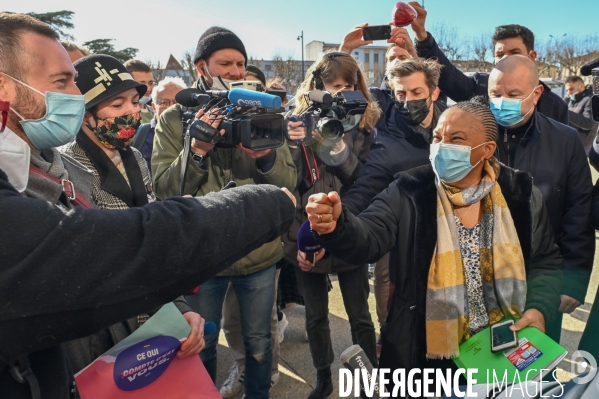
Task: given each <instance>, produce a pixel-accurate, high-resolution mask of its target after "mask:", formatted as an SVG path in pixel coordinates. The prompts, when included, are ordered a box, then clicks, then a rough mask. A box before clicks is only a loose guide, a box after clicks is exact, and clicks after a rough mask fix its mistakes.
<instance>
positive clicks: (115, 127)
mask: <svg viewBox="0 0 599 399" xmlns="http://www.w3.org/2000/svg"><path fill="white" fill-rule="evenodd" d="M74 67H75V69H76V71H77V78H76V81H75V83H76V84H77V86H78V87H79V89H80V90H81V93H82V94H83V97H84V98H85V109H86V112H85V115H84V118H83V125H82V126H81V130H80V131H79V133H78V134H77V136H76V138H75V140H74V141H73V142H71V143H69V144H67V145H66V146H64V147H61V149H60V150H61V151H62V152H63V153H64V154H67V155H69V156H70V157H72V158H74V159H75V160H77V161H79V162H80V163H81V164H82V165H84V166H85V167H87V168H88V169H90V170H91V171H92V173H93V176H94V181H93V188H92V195H91V198H92V201H93V202H94V204H95V205H96V206H97V207H98V208H100V209H128V208H131V207H140V206H144V205H146V204H148V203H150V202H153V201H155V196H154V191H153V190H152V180H151V178H150V174H149V172H148V167H147V164H146V161H145V160H144V159H143V157H142V155H141V153H140V152H139V151H138V150H137V149H135V148H133V147H131V143H132V142H133V139H134V137H135V134H136V132H137V129H138V127H139V125H140V122H141V119H140V110H141V107H140V104H139V98H140V96H142V95H143V94H144V93H145V92H146V85H144V84H141V83H138V82H136V81H134V80H133V78H132V77H131V75H130V74H129V72H127V70H126V69H125V67H124V66H123V64H121V63H120V61H118V60H117V59H115V58H113V57H110V56H107V55H90V56H87V57H84V58H82V59H80V60H78V61H77V62H75V64H74ZM114 229H115V231H118V229H119V226H114ZM165 266H166V265H165ZM174 303H175V305H176V306H177V307H178V309H179V310H180V311H181V312H182V313H184V317H185V318H186V319H187V321H188V322H189V323H190V325H191V327H192V332H191V334H190V336H189V338H188V340H187V341H186V342H185V343H184V344H183V346H182V348H181V351H180V353H181V355H180V356H182V355H183V354H184V355H196V354H197V353H199V351H200V350H201V349H202V347H203V346H204V339H203V333H201V332H200V330H202V331H203V319H202V318H201V317H200V315H199V314H197V313H195V312H193V311H191V308H190V307H189V306H188V305H187V303H186V302H185V300H184V299H183V297H180V298H178V299H177V300H175V301H174ZM156 310H158V309H156ZM147 318H148V315H147V314H145V315H140V316H137V317H136V318H132V319H129V320H126V321H123V322H121V323H117V324H115V325H113V326H111V327H109V328H108V329H104V330H102V331H100V332H98V333H97V334H94V335H91V336H89V337H85V338H80V339H78V340H75V341H71V342H68V343H67V344H66V349H67V354H68V356H69V360H70V361H71V366H72V367H73V369H74V370H73V371H74V372H75V373H76V372H78V371H79V370H81V369H83V368H84V367H86V366H87V365H88V364H89V363H91V362H92V361H93V360H95V359H96V358H97V357H98V356H100V355H102V354H103V353H104V352H105V351H107V350H108V349H110V348H111V347H112V346H114V345H116V344H117V343H118V342H119V341H120V340H122V339H124V338H125V337H127V336H128V335H129V334H130V333H131V332H133V331H134V330H135V329H137V328H138V327H139V326H140V325H141V324H142V323H143V322H144V321H145V320H146V319H147Z"/></svg>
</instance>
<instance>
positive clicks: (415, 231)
mask: <svg viewBox="0 0 599 399" xmlns="http://www.w3.org/2000/svg"><path fill="white" fill-rule="evenodd" d="M404 194H405V196H406V197H408V198H409V199H410V201H412V204H415V201H414V198H412V196H411V195H409V194H406V193H404ZM414 217H415V219H414V220H416V221H418V209H417V208H416V206H414ZM397 233H398V235H399V231H398V232H397ZM414 237H418V223H414ZM415 265H416V251H414V255H413V259H412V267H413V268H415ZM414 274H415V273H414ZM416 279H417V278H416ZM414 284H416V282H414ZM410 297H411V298H410V299H411V300H410V302H412V303H415V302H416V298H415V297H412V292H410ZM414 309H416V305H410V310H414ZM412 342H414V340H412Z"/></svg>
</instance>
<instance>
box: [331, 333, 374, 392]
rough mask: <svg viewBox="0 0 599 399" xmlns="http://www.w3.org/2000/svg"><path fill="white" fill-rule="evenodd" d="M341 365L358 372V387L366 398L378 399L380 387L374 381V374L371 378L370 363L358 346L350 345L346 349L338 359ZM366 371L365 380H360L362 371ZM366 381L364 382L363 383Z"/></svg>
mask: <svg viewBox="0 0 599 399" xmlns="http://www.w3.org/2000/svg"><path fill="white" fill-rule="evenodd" d="M340 360H341V363H343V366H345V368H346V369H348V370H351V371H352V372H353V371H354V370H356V369H357V370H360V386H361V387H362V390H363V391H364V393H365V394H366V397H368V398H375V399H379V398H380V387H379V384H378V382H377V381H376V377H377V376H376V372H375V375H374V376H373V375H372V373H373V371H372V369H373V367H372V363H370V360H369V359H368V356H366V353H364V351H363V350H362V347H360V345H352V346H350V347H349V348H347V349H346V350H345V351H343V353H342V354H341V357H340ZM361 370H366V378H365V379H363V378H362V373H363V372H362V371H361ZM365 380H366V381H365Z"/></svg>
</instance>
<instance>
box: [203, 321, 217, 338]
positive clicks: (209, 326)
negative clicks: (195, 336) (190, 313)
mask: <svg viewBox="0 0 599 399" xmlns="http://www.w3.org/2000/svg"><path fill="white" fill-rule="evenodd" d="M215 332H216V324H215V323H214V322H213V321H207V322H206V323H204V335H210V334H214V333H215Z"/></svg>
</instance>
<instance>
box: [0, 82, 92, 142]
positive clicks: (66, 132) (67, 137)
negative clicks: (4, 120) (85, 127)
mask: <svg viewBox="0 0 599 399" xmlns="http://www.w3.org/2000/svg"><path fill="white" fill-rule="evenodd" d="M5 75H6V74H5ZM6 76H8V77H9V78H11V79H13V80H14V81H15V82H18V83H20V84H22V85H23V86H25V87H27V88H29V89H31V90H33V91H35V92H36V93H38V94H39V95H41V96H44V97H45V99H46V115H44V117H43V118H41V119H36V120H33V119H25V118H23V116H21V115H20V114H19V113H18V112H17V111H15V110H14V109H13V108H11V110H12V111H13V112H14V113H15V114H16V115H17V116H18V117H19V118H21V122H20V123H21V126H22V127H23V130H24V131H25V134H26V135H27V138H29V141H31V144H33V146H34V147H35V148H37V149H38V150H40V151H42V150H46V149H48V148H55V147H60V146H62V145H65V144H67V143H69V142H70V141H71V140H73V139H74V138H75V136H76V135H77V133H78V132H79V129H81V124H82V123H83V116H84V115H85V98H84V97H83V96H82V95H73V94H64V93H57V92H51V91H47V92H46V94H45V95H44V94H43V93H42V92H41V91H39V90H37V89H35V88H33V87H31V86H29V85H28V84H27V83H23V82H21V81H20V80H18V79H15V78H13V77H12V76H9V75H6Z"/></svg>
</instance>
